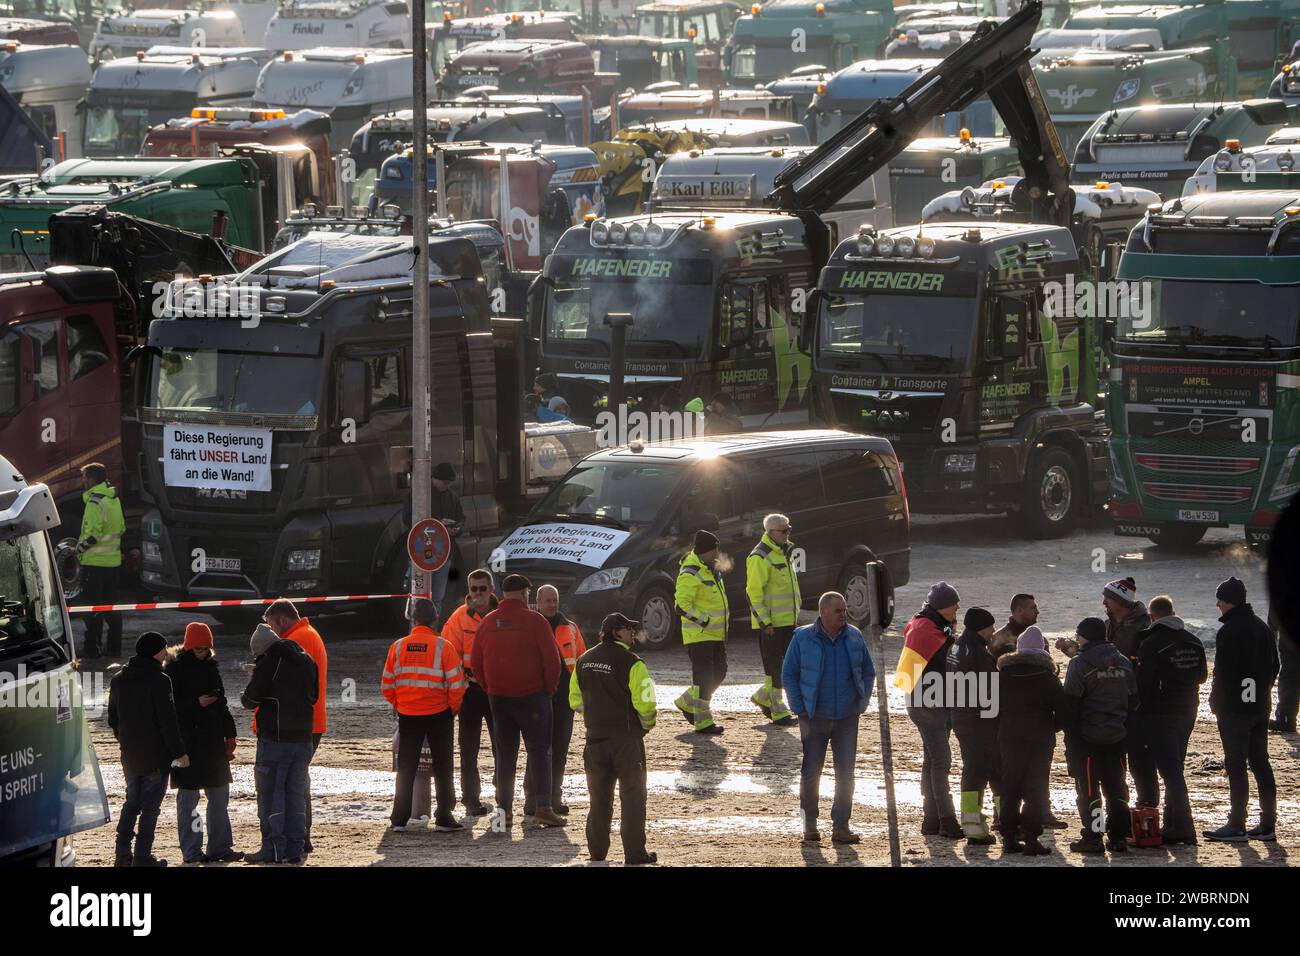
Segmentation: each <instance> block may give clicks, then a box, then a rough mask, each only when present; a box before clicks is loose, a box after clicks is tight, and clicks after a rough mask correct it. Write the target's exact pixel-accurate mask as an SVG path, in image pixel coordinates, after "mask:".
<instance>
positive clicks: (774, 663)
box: [724, 624, 794, 687]
mask: <svg viewBox="0 0 1300 956" xmlns="http://www.w3.org/2000/svg"><path fill="white" fill-rule="evenodd" d="M793 638H794V625H793V624H791V625H790V626H789V627H774V628H772V636H771V637H768V636H766V635H765V634H764V633H763V632H762V631H759V632H758V653H759V656H760V657H762V659H763V673H764V674H766V675H767V676H768V677H770V678H772V686H773V687H781V686H782V685H781V666H782V665H783V664H784V663H785V652H786V651H788V650H789V649H790V641H791V640H792V639H793ZM724 669H725V668H724Z"/></svg>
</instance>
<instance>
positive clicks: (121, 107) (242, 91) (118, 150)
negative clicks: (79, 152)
mask: <svg viewBox="0 0 1300 956" xmlns="http://www.w3.org/2000/svg"><path fill="white" fill-rule="evenodd" d="M270 59H271V54H270V53H269V52H267V51H266V50H261V49H256V48H236V49H225V50H218V49H209V48H207V47H201V48H200V47H195V48H193V49H190V48H182V47H167V46H155V47H150V48H149V49H148V50H147V51H140V52H138V53H135V54H134V55H131V56H126V57H120V58H118V59H115V60H109V61H108V62H104V63H100V65H99V69H97V70H96V71H95V76H94V78H93V79H92V81H91V84H90V89H89V90H88V91H87V93H86V106H85V111H84V113H83V114H82V129H81V139H82V145H83V149H84V150H85V153H86V155H87V156H93V157H109V156H134V155H135V154H136V153H138V152H139V151H140V149H141V144H142V143H143V142H144V138H145V134H146V133H147V132H148V131H149V129H150V128H151V127H153V126H156V125H158V124H159V123H165V122H167V121H168V120H169V119H173V118H175V117H178V116H188V115H190V113H191V111H192V110H194V109H195V108H196V107H213V108H219V107H223V106H229V105H233V104H235V103H241V102H242V103H246V102H247V101H248V99H249V97H251V96H252V95H253V88H254V87H255V86H256V85H257V77H258V73H259V72H260V71H261V69H262V67H264V66H265V65H266V64H267V62H268V61H270Z"/></svg>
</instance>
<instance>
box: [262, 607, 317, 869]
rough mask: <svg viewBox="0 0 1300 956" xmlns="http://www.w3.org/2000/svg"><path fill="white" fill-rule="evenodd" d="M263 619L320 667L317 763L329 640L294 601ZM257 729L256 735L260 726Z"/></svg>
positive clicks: (313, 741) (314, 709)
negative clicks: (300, 615) (299, 610)
mask: <svg viewBox="0 0 1300 956" xmlns="http://www.w3.org/2000/svg"><path fill="white" fill-rule="evenodd" d="M262 620H263V621H264V622H265V623H266V625H267V627H269V628H270V629H271V630H273V631H275V633H276V636H277V637H279V638H280V639H282V640H286V641H293V642H294V643H295V644H297V645H298V646H299V647H301V648H302V649H303V650H304V651H306V652H307V656H308V657H310V658H311V659H312V661H313V662H314V663H315V664H316V683H317V690H316V703H315V704H313V705H312V712H311V755H312V759H313V760H314V759H315V757H316V749H317V748H318V747H320V741H321V738H322V737H324V736H325V697H326V693H325V685H326V683H327V682H328V681H327V679H326V676H325V668H326V665H327V664H328V663H329V658H328V655H326V653H325V641H324V640H322V639H321V636H320V632H319V631H317V630H316V628H314V627H312V626H311V621H309V620H307V618H305V617H299V616H298V609H297V608H296V607H294V606H293V602H292V601H289V600H287V599H285V598H281V599H280V600H278V601H276V602H275V603H273V604H271V605H270V606H269V607H268V608H267V609H266V612H265V613H264V614H263V615H262ZM254 721H256V718H254ZM253 729H254V732H256V730H257V728H256V726H254V728H253ZM307 767H308V772H307V839H306V840H305V841H304V843H303V846H302V852H303V853H310V852H311V761H308V763H307Z"/></svg>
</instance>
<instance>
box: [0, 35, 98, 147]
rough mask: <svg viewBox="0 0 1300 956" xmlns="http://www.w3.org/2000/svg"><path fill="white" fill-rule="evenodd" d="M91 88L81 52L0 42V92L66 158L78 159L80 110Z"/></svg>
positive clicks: (73, 47)
mask: <svg viewBox="0 0 1300 956" xmlns="http://www.w3.org/2000/svg"><path fill="white" fill-rule="evenodd" d="M89 85H90V61H89V60H88V59H86V52H85V51H84V50H83V49H81V47H79V46H71V45H68V46H38V45H35V44H29V43H20V42H18V41H17V40H2V41H0V86H3V87H4V88H5V90H7V91H8V93H9V95H10V96H12V97H13V98H14V99H15V100H17V101H18V105H19V106H21V107H22V108H23V112H25V113H26V114H27V115H28V116H30V117H31V118H32V121H33V122H34V123H35V124H36V125H37V126H39V127H40V128H41V132H43V133H45V135H46V136H48V137H49V138H50V139H51V140H52V141H53V142H54V145H55V149H56V150H59V149H60V148H61V149H62V153H63V155H61V156H59V155H56V156H54V157H52V158H53V159H55V160H56V161H57V160H60V159H80V158H81V156H82V151H81V129H80V127H81V122H80V120H78V118H77V104H78V103H79V102H80V101H81V98H82V97H83V96H85V95H86V87H88V86H89Z"/></svg>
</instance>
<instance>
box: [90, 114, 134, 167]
mask: <svg viewBox="0 0 1300 956" xmlns="http://www.w3.org/2000/svg"><path fill="white" fill-rule="evenodd" d="M147 132H149V110H148V109H146V108H144V107H133V106H92V107H90V109H89V111H88V112H87V113H86V138H85V146H86V151H87V152H88V153H90V154H92V155H97V156H134V155H135V154H136V153H138V152H139V151H140V146H141V144H142V143H143V142H144V136H145V133H147Z"/></svg>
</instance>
